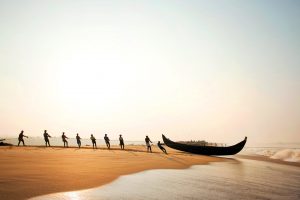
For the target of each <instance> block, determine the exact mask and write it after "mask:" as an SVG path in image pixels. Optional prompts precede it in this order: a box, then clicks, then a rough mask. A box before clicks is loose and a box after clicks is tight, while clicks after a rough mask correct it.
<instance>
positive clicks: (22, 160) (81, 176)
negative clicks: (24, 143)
mask: <svg viewBox="0 0 300 200" xmlns="http://www.w3.org/2000/svg"><path fill="white" fill-rule="evenodd" d="M167 150H168V152H169V154H168V155H165V154H164V153H162V152H161V151H160V150H159V149H158V148H157V147H156V146H153V153H147V152H146V149H145V146H142V145H139V146H127V147H126V150H124V151H122V150H120V149H119V147H117V146H113V147H112V148H111V150H107V149H104V148H101V149H96V150H93V149H91V148H81V149H78V148H60V147H50V148H45V147H38V146H36V147H1V148H0V158H1V165H0V199H26V198H30V197H34V196H39V195H43V194H49V193H55V192H63V191H73V190H79V189H87V188H92V187H96V186H101V185H104V184H107V183H109V182H111V181H113V180H115V179H116V178H118V177H119V176H121V175H125V174H131V173H136V172H140V171H144V170H149V169H183V168H188V167H190V166H192V165H199V164H207V163H209V162H216V161H223V160H225V159H224V158H218V157H208V156H199V155H191V154H185V153H181V152H178V151H175V150H171V149H167Z"/></svg>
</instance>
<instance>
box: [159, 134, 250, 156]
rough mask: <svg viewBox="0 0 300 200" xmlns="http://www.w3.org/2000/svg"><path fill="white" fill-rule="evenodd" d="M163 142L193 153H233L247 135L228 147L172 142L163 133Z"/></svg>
mask: <svg viewBox="0 0 300 200" xmlns="http://www.w3.org/2000/svg"><path fill="white" fill-rule="evenodd" d="M162 138H163V141H164V143H165V144H166V145H167V146H168V147H170V148H172V149H176V150H179V151H184V152H189V153H194V154H202V155H218V156H220V155H223V156H224V155H234V154H237V153H238V152H240V151H241V150H242V149H243V148H244V146H245V144H246V142H247V137H245V139H244V140H243V141H241V142H239V143H237V144H235V145H233V146H228V147H214V146H195V145H188V144H182V143H178V142H173V141H172V140H170V139H168V138H166V137H165V136H164V135H162Z"/></svg>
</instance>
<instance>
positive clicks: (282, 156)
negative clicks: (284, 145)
mask: <svg viewBox="0 0 300 200" xmlns="http://www.w3.org/2000/svg"><path fill="white" fill-rule="evenodd" d="M270 158H272V159H279V160H284V161H288V162H300V149H283V150H280V151H278V152H276V153H275V154H273V155H272V156H270Z"/></svg>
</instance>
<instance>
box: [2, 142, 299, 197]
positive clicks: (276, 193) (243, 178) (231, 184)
mask: <svg viewBox="0 0 300 200" xmlns="http://www.w3.org/2000/svg"><path fill="white" fill-rule="evenodd" d="M7 142H11V143H13V144H16V143H17V140H16V139H8V140H7ZM25 142H27V144H28V145H41V142H43V140H42V138H36V140H33V139H32V138H31V139H30V142H29V140H28V141H25ZM50 142H52V145H54V146H61V145H62V141H61V139H60V138H51V141H50ZM98 142H99V145H104V144H105V143H104V141H103V140H99V141H98ZM82 144H83V146H84V145H87V146H88V145H90V140H89V139H84V140H82ZM112 144H118V141H112ZM127 144H130V145H140V144H144V142H143V141H127ZM69 145H70V146H76V141H75V139H70V140H69ZM239 154H240V155H248V156H251V155H252V156H257V155H259V156H265V157H266V158H270V159H277V160H281V161H283V162H282V163H274V162H268V161H258V160H251V159H244V158H239V157H237V156H230V157H225V158H226V161H225V162H214V163H209V164H205V165H196V166H192V167H190V168H188V169H176V170H175V169H160V170H148V171H143V172H139V173H136V174H130V175H124V176H121V177H119V178H118V179H116V180H114V181H113V182H111V183H109V184H107V185H103V186H99V187H95V188H91V189H87V190H78V191H69V192H62V193H55V194H48V195H43V196H38V197H34V198H32V199H31V200H46V199H54V200H58V199H63V200H73V199H74V200H99V199H100V200H119V199H123V200H134V199H138V200H139V199H141V200H145V199H150V200H152V199H153V200H154V199H161V200H169V199H175V200H181V199H206V200H207V199H223V200H224V199H225V200H226V199H228V200H229V199H230V200H231V199H245V200H252V199H272V200H273V199H278V200H281V199H282V200H286V199H291V200H299V199H300V167H299V166H293V165H288V163H300V144H299V143H289V144H288V143H274V144H271V143H269V144H254V145H252V146H250V145H249V146H246V147H245V148H244V149H243V151H241V152H240V153H239ZM285 163H287V164H285Z"/></svg>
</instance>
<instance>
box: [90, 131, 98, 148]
mask: <svg viewBox="0 0 300 200" xmlns="http://www.w3.org/2000/svg"><path fill="white" fill-rule="evenodd" d="M91 140H92V143H93V149H94V147H95V148H96V149H97V144H96V138H95V137H94V136H93V134H91Z"/></svg>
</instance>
